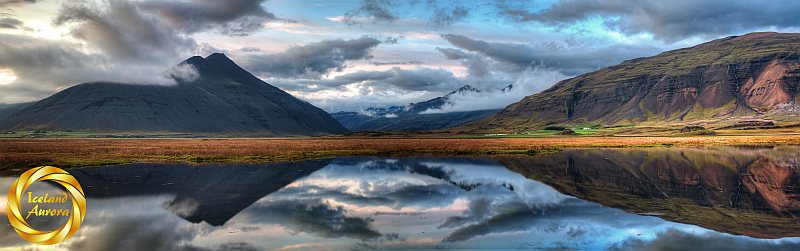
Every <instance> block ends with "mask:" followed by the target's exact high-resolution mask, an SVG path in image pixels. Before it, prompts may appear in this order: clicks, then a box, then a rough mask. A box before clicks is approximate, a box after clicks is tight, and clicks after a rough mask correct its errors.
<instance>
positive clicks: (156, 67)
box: [0, 34, 191, 103]
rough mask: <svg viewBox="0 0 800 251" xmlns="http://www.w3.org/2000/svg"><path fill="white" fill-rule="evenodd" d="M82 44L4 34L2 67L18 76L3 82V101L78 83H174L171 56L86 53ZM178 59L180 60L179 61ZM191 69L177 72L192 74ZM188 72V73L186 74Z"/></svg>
mask: <svg viewBox="0 0 800 251" xmlns="http://www.w3.org/2000/svg"><path fill="white" fill-rule="evenodd" d="M80 48H81V46H80V45H79V44H73V43H67V42H56V41H51V40H44V39H38V38H31V37H27V36H21V35H10V34H0V68H3V69H7V70H10V71H12V72H13V73H14V75H16V77H17V79H16V80H15V81H14V82H12V83H10V84H7V85H0V94H2V95H0V103H17V102H29V101H33V100H36V99H41V98H43V97H45V96H47V95H50V94H52V93H53V92H54V91H57V90H61V89H64V88H67V87H70V86H73V85H76V84H80V83H85V82H94V81H110V82H121V83H131V84H159V85H170V84H174V81H173V79H172V78H171V77H168V76H171V75H172V74H171V73H162V72H164V69H169V68H170V67H171V66H173V64H174V63H173V62H170V60H164V59H161V60H160V61H157V62H152V61H141V60H138V59H133V60H124V59H117V58H114V57H109V56H106V55H104V54H101V53H86V52H84V51H82V50H81V49H80ZM175 63H177V62H175ZM189 73H190V72H187V71H180V72H175V74H177V76H186V77H188V76H190V75H191V74H189ZM182 74H184V75H182Z"/></svg>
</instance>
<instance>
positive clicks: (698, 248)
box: [608, 229, 800, 251]
mask: <svg viewBox="0 0 800 251" xmlns="http://www.w3.org/2000/svg"><path fill="white" fill-rule="evenodd" d="M608 249H609V250H650V251H661V250H693V251H705V250H708V251H711V250H726V251H747V250H800V243H797V242H790V241H783V242H780V241H776V242H768V241H757V240H754V239H752V238H747V237H740V236H732V235H724V234H718V233H706V234H693V233H686V232H681V231H678V230H675V229H670V230H668V231H666V232H662V233H658V234H657V235H656V238H655V239H653V240H649V241H648V240H642V239H637V238H629V239H627V240H624V241H622V242H621V243H619V244H615V245H612V246H611V247H609V248H608Z"/></svg>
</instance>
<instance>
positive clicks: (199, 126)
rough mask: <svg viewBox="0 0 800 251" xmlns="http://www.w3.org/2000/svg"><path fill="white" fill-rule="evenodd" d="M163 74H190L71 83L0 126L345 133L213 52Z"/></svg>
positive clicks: (327, 118)
mask: <svg viewBox="0 0 800 251" xmlns="http://www.w3.org/2000/svg"><path fill="white" fill-rule="evenodd" d="M187 66H191V67H192V68H193V69H194V71H195V72H192V69H189V68H187ZM167 73H171V74H178V73H180V74H178V75H181V74H187V73H188V75H196V76H189V77H188V78H181V77H175V76H173V77H174V78H175V82H176V84H175V85H168V86H164V85H137V84H126V83H113V82H90V83H84V84H79V85H76V86H73V87H70V88H67V89H65V90H63V91H61V92H59V93H56V94H54V95H52V96H50V97H48V98H45V99H43V100H41V101H38V102H36V103H34V104H32V105H30V106H27V107H25V108H24V109H22V110H19V111H16V112H14V113H12V114H11V115H9V116H7V117H6V118H4V119H2V120H0V130H60V129H63V130H89V131H110V132H114V131H126V132H128V131H157V132H162V131H163V132H190V133H191V132H198V133H228V132H234V133H238V132H243V133H257V134H269V135H286V136H290V135H321V134H344V133H349V131H348V130H347V129H345V128H344V127H342V126H341V124H339V123H338V122H337V121H336V120H335V119H333V117H331V116H330V115H328V114H327V113H326V112H324V111H323V110H322V109H320V108H317V107H315V106H313V105H311V104H309V103H308V102H305V101H302V100H300V99H297V98H295V97H294V96H292V95H290V94H288V93H286V92H284V91H283V90H280V89H279V88H277V87H274V86H272V85H269V84H267V83H266V82H263V81H261V80H260V79H258V78H257V77H255V76H253V75H252V74H250V73H249V72H247V71H246V70H244V69H242V68H241V67H239V66H238V65H236V63H234V62H233V61H232V60H230V59H229V58H228V57H227V56H225V55H224V54H221V53H214V54H211V55H209V56H208V57H206V58H203V57H200V56H194V57H191V58H188V59H186V60H184V61H183V62H181V63H180V64H178V65H176V66H175V67H173V68H172V69H170V70H168V71H167Z"/></svg>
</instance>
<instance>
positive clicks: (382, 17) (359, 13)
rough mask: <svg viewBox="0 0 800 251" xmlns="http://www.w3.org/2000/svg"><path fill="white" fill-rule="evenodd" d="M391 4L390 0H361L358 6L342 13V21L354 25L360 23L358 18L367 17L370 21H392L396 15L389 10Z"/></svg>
mask: <svg viewBox="0 0 800 251" xmlns="http://www.w3.org/2000/svg"><path fill="white" fill-rule="evenodd" d="M392 5H393V2H392V1H391V0H363V1H362V2H361V5H360V6H359V7H358V8H355V9H352V10H349V11H347V13H345V14H344V21H345V23H348V24H351V25H355V24H360V23H362V21H359V18H361V17H367V18H370V19H371V21H372V22H394V21H395V20H397V16H395V14H393V13H392V12H391V9H392Z"/></svg>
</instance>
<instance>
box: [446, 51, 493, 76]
mask: <svg viewBox="0 0 800 251" xmlns="http://www.w3.org/2000/svg"><path fill="white" fill-rule="evenodd" d="M436 50H438V51H439V52H441V53H442V54H444V57H445V58H446V59H449V60H460V61H461V62H462V64H463V65H464V66H465V67H467V70H468V72H469V75H470V77H473V78H485V77H491V75H492V72H491V69H490V62H489V61H488V60H486V58H484V57H482V56H480V55H477V54H474V53H467V52H464V51H462V50H459V49H453V48H438V47H437V48H436Z"/></svg>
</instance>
